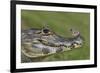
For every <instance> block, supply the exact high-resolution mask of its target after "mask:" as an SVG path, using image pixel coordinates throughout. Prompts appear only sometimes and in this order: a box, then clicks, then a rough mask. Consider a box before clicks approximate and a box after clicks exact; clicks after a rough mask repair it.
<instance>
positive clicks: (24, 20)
mask: <svg viewBox="0 0 100 73" xmlns="http://www.w3.org/2000/svg"><path fill="white" fill-rule="evenodd" d="M44 24H47V25H48V27H49V28H50V29H51V30H52V31H54V32H55V33H56V34H58V35H60V36H62V37H65V38H67V37H71V33H70V31H69V29H70V28H74V29H76V30H79V31H80V33H81V35H82V36H83V37H84V39H85V41H84V44H83V46H82V47H81V48H77V49H73V50H71V51H66V52H61V53H57V54H53V55H50V56H46V57H40V58H37V59H33V61H41V62H42V61H64V60H65V61H66V60H86V59H89V58H90V14H89V13H78V12H54V11H35V10H21V29H22V30H23V29H30V28H42V27H43V26H44Z"/></svg>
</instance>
